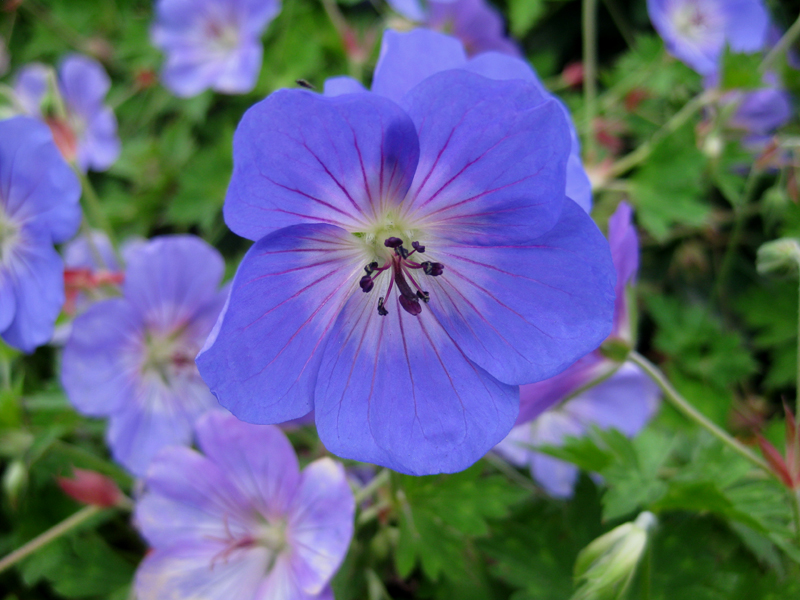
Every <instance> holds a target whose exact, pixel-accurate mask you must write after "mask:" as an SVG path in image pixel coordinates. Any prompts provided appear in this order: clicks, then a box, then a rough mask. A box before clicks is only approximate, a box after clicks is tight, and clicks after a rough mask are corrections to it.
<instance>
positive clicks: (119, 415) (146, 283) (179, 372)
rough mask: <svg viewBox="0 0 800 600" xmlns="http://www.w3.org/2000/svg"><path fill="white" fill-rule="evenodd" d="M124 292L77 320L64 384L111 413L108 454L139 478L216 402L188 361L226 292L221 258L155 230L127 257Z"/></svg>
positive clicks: (80, 405) (191, 240)
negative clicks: (222, 284) (154, 235)
mask: <svg viewBox="0 0 800 600" xmlns="http://www.w3.org/2000/svg"><path fill="white" fill-rule="evenodd" d="M127 261H128V265H127V270H126V273H125V282H124V285H123V288H122V292H123V297H121V298H112V299H109V300H103V301H101V302H98V303H96V304H94V305H92V306H91V307H89V309H88V310H87V311H86V312H85V313H83V314H82V315H81V316H79V317H78V318H76V319H75V322H74V324H73V327H72V334H71V336H70V338H69V340H68V341H67V344H66V346H65V347H64V356H63V360H62V372H61V381H62V383H63V385H64V389H65V390H66V392H67V396H68V398H69V399H70V401H71V402H72V404H73V405H74V406H75V408H76V409H77V410H78V411H79V412H81V413H84V414H87V415H91V416H98V417H109V418H110V426H109V431H108V443H109V445H110V447H111V450H112V453H113V455H114V458H115V459H116V460H117V461H119V462H120V463H121V464H123V465H124V466H125V467H127V468H128V469H129V470H130V471H131V472H133V473H134V474H136V475H142V474H143V473H144V472H145V469H146V468H147V465H148V464H149V463H150V460H151V459H152V457H153V456H154V455H155V454H156V452H158V450H160V449H161V448H163V447H164V446H168V445H171V444H188V443H189V441H190V440H191V436H192V426H193V424H194V421H195V419H196V418H197V417H198V416H199V415H201V414H203V413H204V412H206V411H208V410H209V409H211V408H214V407H216V406H217V403H216V401H215V400H214V397H213V396H212V395H211V393H210V392H209V391H208V388H207V387H206V385H205V384H204V383H203V381H202V379H200V376H199V375H198V373H197V368H196V366H195V364H194V358H195V356H196V355H197V353H198V352H199V351H200V348H201V347H202V345H203V343H204V342H205V339H206V337H207V336H208V333H209V332H210V331H211V328H212V327H213V325H214V322H215V321H216V319H217V316H218V315H219V313H220V310H221V309H222V306H223V304H224V302H225V299H226V296H227V294H226V292H225V291H220V290H219V284H220V281H221V280H222V275H223V273H224V270H225V265H224V262H223V260H222V257H221V256H220V255H219V253H218V252H217V251H216V250H214V249H213V248H212V247H211V246H209V245H208V244H207V243H205V242H204V241H203V240H201V239H200V238H196V237H194V236H179V235H176V236H164V237H157V238H154V239H153V240H151V241H150V242H149V243H147V244H145V245H141V246H140V247H138V248H136V249H135V250H134V251H132V252H130V254H129V256H127Z"/></svg>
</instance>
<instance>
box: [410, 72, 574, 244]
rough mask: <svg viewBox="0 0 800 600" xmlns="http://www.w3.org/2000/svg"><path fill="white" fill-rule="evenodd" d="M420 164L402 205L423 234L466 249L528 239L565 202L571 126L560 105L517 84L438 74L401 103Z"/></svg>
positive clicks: (551, 222) (552, 222) (554, 216)
mask: <svg viewBox="0 0 800 600" xmlns="http://www.w3.org/2000/svg"><path fill="white" fill-rule="evenodd" d="M403 105H404V106H405V107H406V108H407V110H408V113H409V115H411V118H412V119H413V120H414V123H415V125H416V126H417V130H418V133H419V140H420V160H419V167H418V168H417V171H416V174H415V176H414V182H413V183H412V185H411V190H410V191H409V194H408V200H406V202H405V203H404V209H405V210H407V211H408V213H410V215H411V217H410V218H412V219H415V220H416V222H417V223H419V226H420V227H422V228H425V229H428V230H431V231H434V232H436V233H437V234H438V235H441V236H444V237H447V238H449V239H455V240H459V241H462V242H469V243H476V244H482V245H492V244H494V243H500V241H501V240H502V243H510V242H512V243H513V242H518V241H523V240H526V241H527V240H530V239H532V238H534V237H536V236H538V235H541V234H543V233H544V232H546V231H548V230H549V229H550V228H551V227H553V225H555V223H556V221H557V220H558V217H559V215H560V213H561V211H562V208H563V206H564V203H565V196H564V190H565V181H566V166H567V157H568V154H569V147H570V135H569V128H568V126H567V123H566V119H565V117H564V114H563V111H562V110H561V108H560V107H559V105H558V103H557V102H556V101H555V100H547V99H546V98H545V97H544V96H543V95H542V93H541V92H540V91H539V90H538V89H537V88H536V86H534V85H532V84H530V83H527V82H524V81H521V80H518V79H515V80H509V81H492V80H489V79H486V78H485V77H482V76H480V75H475V74H473V73H469V72H467V71H463V70H453V71H445V72H443V73H437V74H436V75H433V76H431V77H429V78H427V79H426V80H425V81H423V82H422V83H420V84H419V85H417V86H416V87H415V88H413V89H412V90H411V91H410V92H409V93H408V94H407V95H406V96H405V97H404V100H403Z"/></svg>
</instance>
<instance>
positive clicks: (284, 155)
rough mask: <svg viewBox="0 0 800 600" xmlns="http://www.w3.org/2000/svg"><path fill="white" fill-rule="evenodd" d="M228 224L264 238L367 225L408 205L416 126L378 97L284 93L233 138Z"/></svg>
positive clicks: (247, 118)
mask: <svg viewBox="0 0 800 600" xmlns="http://www.w3.org/2000/svg"><path fill="white" fill-rule="evenodd" d="M233 152H234V169H233V177H232V178H231V183H230V187H229V188H228V195H227V197H226V199H225V206H224V212H225V222H226V223H227V224H228V226H229V227H230V228H231V229H232V230H233V231H234V232H236V233H238V234H239V235H241V236H243V237H246V238H249V239H252V240H258V239H260V238H262V237H263V236H265V235H267V234H268V233H270V232H272V231H275V230H277V229H280V228H282V227H286V226H289V225H296V224H300V223H329V224H333V225H338V226H342V227H345V228H346V229H348V231H362V230H363V229H361V228H362V227H365V226H366V224H367V223H368V222H369V221H370V220H372V219H373V218H374V216H375V215H376V214H379V213H382V212H384V211H385V209H386V208H388V207H389V206H394V205H396V204H398V203H399V202H401V201H402V200H403V198H404V197H405V194H406V191H407V190H408V186H409V184H410V182H411V178H412V177H413V175H414V169H415V168H416V166H417V160H418V157H419V146H418V142H417V136H416V132H415V130H414V125H413V124H412V123H411V121H410V119H409V118H408V116H407V115H406V114H405V113H404V112H403V111H402V110H401V109H400V108H399V107H398V106H397V105H395V104H394V103H393V102H391V101H389V100H386V99H385V98H381V97H380V96H377V95H375V94H368V93H364V94H346V95H344V96H336V97H327V96H320V95H319V94H315V93H313V92H310V91H307V90H297V89H294V90H278V91H277V92H274V93H273V94H271V95H270V96H269V97H268V98H266V99H265V100H263V101H261V102H259V103H258V104H256V105H255V106H253V107H252V108H250V110H248V111H247V113H245V115H244V117H243V118H242V121H241V122H240V123H239V127H238V128H237V130H236V134H235V136H234V140H233Z"/></svg>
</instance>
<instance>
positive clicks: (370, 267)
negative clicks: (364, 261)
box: [364, 261, 378, 275]
mask: <svg viewBox="0 0 800 600" xmlns="http://www.w3.org/2000/svg"><path fill="white" fill-rule="evenodd" d="M377 268H378V263H376V262H374V261H373V262H371V263H369V264H368V265H367V266H366V267H364V271H365V272H366V273H367V275H372V272H373V271H374V270H375V269H377Z"/></svg>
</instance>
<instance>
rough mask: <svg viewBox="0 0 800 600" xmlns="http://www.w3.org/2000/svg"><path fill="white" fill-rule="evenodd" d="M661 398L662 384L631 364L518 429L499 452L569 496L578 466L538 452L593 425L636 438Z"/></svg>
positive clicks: (550, 491) (546, 485)
mask: <svg viewBox="0 0 800 600" xmlns="http://www.w3.org/2000/svg"><path fill="white" fill-rule="evenodd" d="M523 387H526V386H523ZM524 394H525V391H524V390H523V395H524ZM658 399H659V390H658V387H657V386H656V384H655V383H653V382H652V381H651V380H650V379H649V378H648V377H647V375H645V374H644V373H643V372H642V371H641V369H639V368H638V367H637V366H636V365H633V364H630V363H625V364H623V365H622V366H621V367H620V368H619V370H618V371H617V372H616V373H614V375H612V376H611V377H610V378H609V379H607V380H606V381H603V382H602V383H599V384H597V385H595V386H594V387H591V388H589V389H588V390H586V391H585V392H583V393H581V394H579V395H578V396H575V397H574V398H572V399H569V400H566V402H564V403H562V404H561V405H560V406H558V407H556V408H551V409H550V410H548V411H546V412H544V413H543V414H541V415H539V416H538V417H537V418H536V419H534V420H533V421H529V422H527V423H524V424H522V425H518V426H516V427H514V429H512V430H511V433H510V434H509V435H508V437H507V438H506V439H505V440H503V441H502V442H501V443H500V444H498V445H497V446H496V448H495V450H496V451H497V452H499V453H500V454H501V455H503V456H504V457H505V458H506V459H508V460H509V461H510V462H512V463H514V464H516V465H518V466H521V467H522V466H527V467H528V468H529V469H530V472H531V476H532V477H533V478H534V479H535V480H536V481H537V482H538V483H539V484H540V485H541V486H542V487H543V488H544V489H545V491H546V492H547V493H548V494H550V495H551V496H554V497H556V498H569V497H570V496H572V491H573V487H574V486H575V482H576V480H577V479H578V468H577V467H576V466H574V465H572V464H570V463H568V462H565V461H562V460H559V459H557V458H553V457H552V456H548V455H546V454H542V453H540V452H536V451H535V450H534V448H535V447H537V446H543V445H548V446H560V445H562V444H563V443H564V442H565V441H566V439H565V438H567V437H568V436H573V437H580V436H582V435H584V434H585V433H586V432H587V431H588V430H589V429H590V428H591V427H592V426H597V427H600V428H601V429H611V428H614V429H617V430H619V431H620V432H621V433H623V434H625V435H627V436H634V435H636V434H637V433H638V432H639V431H640V430H641V429H642V427H644V426H645V424H646V423H647V421H649V420H650V418H651V417H652V416H653V414H654V413H655V411H656V408H657V407H658Z"/></svg>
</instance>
